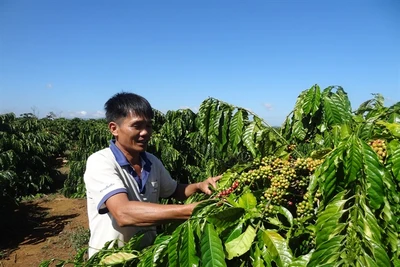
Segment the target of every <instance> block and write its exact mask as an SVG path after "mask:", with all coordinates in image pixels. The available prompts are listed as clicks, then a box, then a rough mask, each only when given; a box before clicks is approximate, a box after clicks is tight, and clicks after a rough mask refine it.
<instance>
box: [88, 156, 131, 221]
mask: <svg viewBox="0 0 400 267" xmlns="http://www.w3.org/2000/svg"><path fill="white" fill-rule="evenodd" d="M116 164H117V163H116V162H114V161H113V160H112V159H109V158H107V156H106V155H103V154H101V153H96V154H93V155H91V156H90V157H89V158H88V160H87V162H86V171H85V174H84V181H85V186H86V193H87V197H88V198H90V200H91V201H92V203H94V204H96V205H97V210H98V212H99V213H100V214H104V213H107V212H108V209H107V207H106V205H105V202H106V201H107V199H109V198H110V197H111V196H113V195H115V194H118V193H127V190H126V188H125V186H124V184H123V182H122V180H121V178H120V177H119V174H118V170H117V166H116Z"/></svg>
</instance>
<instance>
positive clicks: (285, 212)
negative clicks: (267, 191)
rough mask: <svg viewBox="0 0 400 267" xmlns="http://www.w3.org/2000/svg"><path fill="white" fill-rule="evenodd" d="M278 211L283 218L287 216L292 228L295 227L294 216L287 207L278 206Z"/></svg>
mask: <svg viewBox="0 0 400 267" xmlns="http://www.w3.org/2000/svg"><path fill="white" fill-rule="evenodd" d="M276 210H277V211H278V212H279V213H280V214H282V215H283V216H285V218H286V219H287V220H288V222H289V223H290V226H293V214H292V213H291V212H290V211H289V210H288V209H287V208H285V207H283V206H277V207H276Z"/></svg>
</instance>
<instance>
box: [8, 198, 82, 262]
mask: <svg viewBox="0 0 400 267" xmlns="http://www.w3.org/2000/svg"><path fill="white" fill-rule="evenodd" d="M48 210H49V209H48V208H43V207H40V206H39V205H38V204H37V203H34V202H24V203H21V204H20V206H19V208H18V209H16V210H15V211H14V213H12V214H10V215H11V216H10V217H9V216H7V217H6V218H4V217H2V218H0V229H1V232H2V234H1V239H0V252H1V254H2V255H0V256H2V257H3V258H4V257H7V254H10V253H11V252H12V251H14V250H15V249H17V248H18V246H19V245H22V244H24V245H27V244H37V243H40V242H43V241H44V240H45V239H46V238H48V237H52V236H57V235H59V234H60V233H61V231H63V229H64V226H65V225H66V224H67V223H68V221H69V219H72V218H75V217H77V216H78V215H79V214H70V215H58V216H49V211H48ZM2 257H0V258H2Z"/></svg>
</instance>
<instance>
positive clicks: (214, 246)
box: [200, 223, 226, 267]
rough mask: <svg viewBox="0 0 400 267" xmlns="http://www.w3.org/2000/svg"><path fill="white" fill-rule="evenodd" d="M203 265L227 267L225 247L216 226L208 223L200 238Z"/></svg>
mask: <svg viewBox="0 0 400 267" xmlns="http://www.w3.org/2000/svg"><path fill="white" fill-rule="evenodd" d="M200 243H201V244H200V245H201V249H200V250H201V262H202V264H201V266H204V267H226V262H225V254H224V249H223V247H222V242H221V239H219V237H218V234H217V232H216V231H215V229H214V226H213V225H211V224H209V223H206V225H205V226H204V233H203V235H202V236H201V240H200Z"/></svg>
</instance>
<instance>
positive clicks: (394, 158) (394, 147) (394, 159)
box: [389, 140, 400, 182]
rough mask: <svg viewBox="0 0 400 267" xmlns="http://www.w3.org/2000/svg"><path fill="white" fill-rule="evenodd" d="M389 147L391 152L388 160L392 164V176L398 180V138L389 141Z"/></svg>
mask: <svg viewBox="0 0 400 267" xmlns="http://www.w3.org/2000/svg"><path fill="white" fill-rule="evenodd" d="M389 148H390V152H391V156H390V162H391V165H392V168H391V169H392V173H393V176H394V177H395V178H396V179H397V181H398V182H400V142H399V141H398V140H393V141H391V142H390V143H389Z"/></svg>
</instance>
